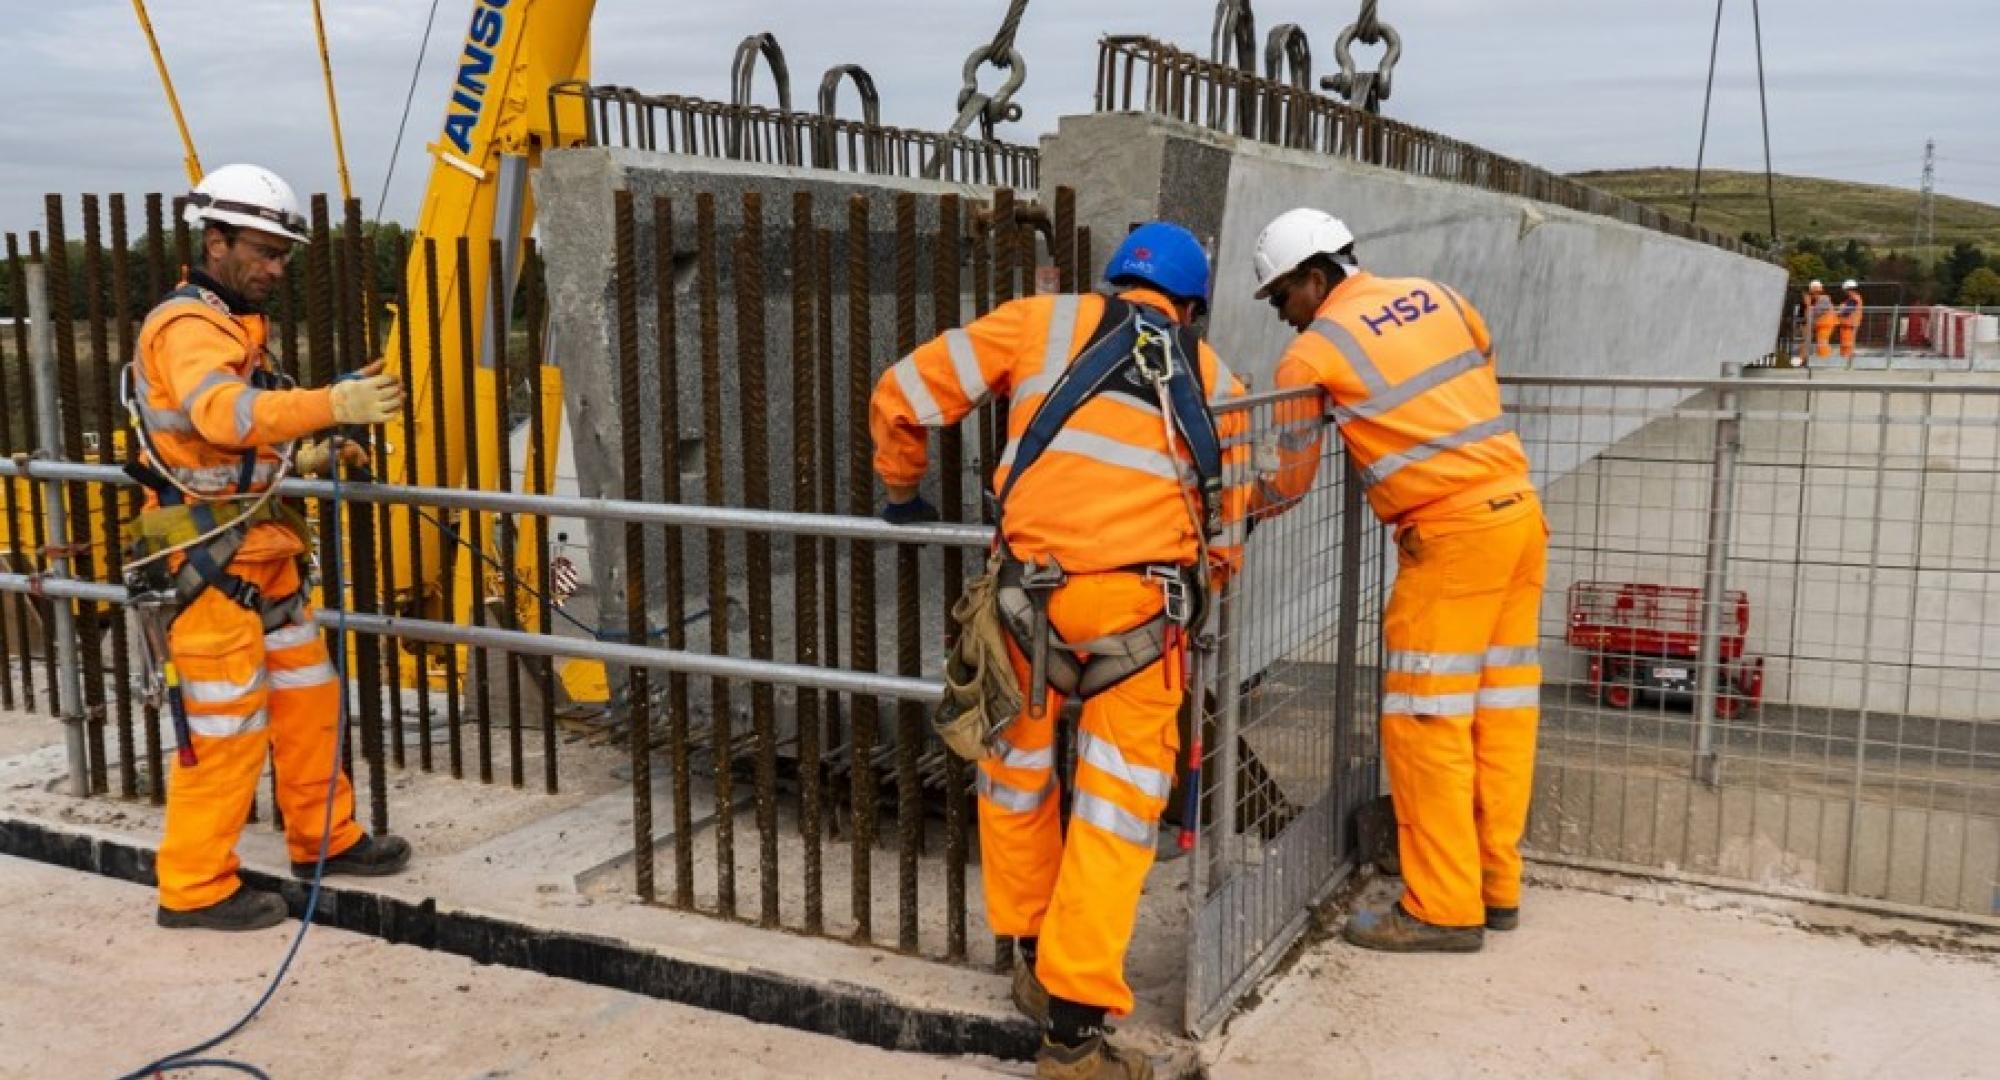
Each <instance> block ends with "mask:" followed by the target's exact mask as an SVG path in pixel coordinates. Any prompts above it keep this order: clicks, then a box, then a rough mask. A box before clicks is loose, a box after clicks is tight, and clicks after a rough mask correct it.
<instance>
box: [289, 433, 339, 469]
mask: <svg viewBox="0 0 2000 1080" xmlns="http://www.w3.org/2000/svg"><path fill="white" fill-rule="evenodd" d="M332 465H333V447H332V446H330V445H328V444H327V443H326V442H325V441H324V440H322V441H320V442H309V443H306V444H305V445H304V446H301V447H299V448H298V449H297V450H294V451H293V452H292V471H293V472H296V473H298V474H299V475H300V476H325V475H326V474H327V471H328V469H330V468H331V467H332Z"/></svg>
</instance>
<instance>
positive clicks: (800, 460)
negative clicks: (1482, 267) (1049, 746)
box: [791, 191, 832, 934]
mask: <svg viewBox="0 0 2000 1080" xmlns="http://www.w3.org/2000/svg"><path fill="white" fill-rule="evenodd" d="M818 235H819V234H818V231H817V230H816V229H814V227H813V197H812V192H809V191H796V192H793V193H792V241H791V242H792V251H791V254H792V458H793V461H792V509H794V510H796V511H799V512H802V513H804V512H810V511H813V510H816V509H819V507H820V503H819V497H818V491H817V488H818V481H819V461H820V458H821V456H822V455H821V454H820V447H819V440H820V438H821V436H820V433H819V426H818V416H817V413H818V410H819V408H820V405H818V404H816V403H815V400H816V398H817V397H818V395H815V394H813V393H811V392H810V391H811V388H812V387H813V385H814V379H815V378H817V376H818V368H819V365H818V363H817V360H818V358H817V357H816V356H815V355H814V352H813V345H814V342H815V339H816V337H817V335H816V334H815V332H814V329H815V328H814V318H815V313H814V302H815V300H816V298H817V293H818V282H819V270H820V268H819V265H818V262H819V260H818V258H817V256H818ZM826 315H827V313H826V312H824V310H822V311H821V312H820V316H819V317H821V318H825V317H826ZM823 404H824V405H828V406H830V405H831V401H830V400H828V401H826V402H824V403H823ZM825 456H826V457H828V458H831V457H832V455H831V454H828V455H825ZM828 547H829V548H831V547H832V545H828ZM792 614H793V617H794V622H793V634H792V660H793V662H795V663H798V664H801V665H805V666H808V667H811V666H817V665H818V664H819V663H820V657H821V654H820V648H819V545H818V544H817V543H816V542H815V541H814V540H813V538H812V537H810V536H796V537H793V538H792ZM796 700H797V703H798V704H797V708H796V710H795V713H796V716H797V718H798V721H797V726H798V741H799V810H798V816H799V838H800V842H801V844H802V845H803V847H804V849H805V850H804V864H805V865H804V879H805V904H806V921H805V929H806V933H808V934H818V933H822V932H824V931H825V928H826V904H825V898H824V897H822V896H821V895H820V893H821V890H822V889H823V888H824V883H823V877H822V866H821V858H822V853H821V850H820V800H821V798H822V797H823V795H822V791H821V785H822V781H823V780H824V773H823V769H822V763H821V761H820V754H821V747H820V730H819V725H820V716H819V701H820V695H819V694H818V693H816V692H814V691H812V690H805V689H801V690H799V691H797V699H796Z"/></svg>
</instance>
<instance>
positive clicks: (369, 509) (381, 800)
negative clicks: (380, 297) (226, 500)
mask: <svg viewBox="0 0 2000 1080" xmlns="http://www.w3.org/2000/svg"><path fill="white" fill-rule="evenodd" d="M345 210H346V227H345V229H344V230H343V231H342V236H341V247H342V250H343V251H344V252H345V254H346V256H347V265H348V266H349V267H350V268H351V272H350V273H349V274H348V275H347V278H348V280H347V289H346V292H345V295H343V296H342V297H341V301H342V303H341V307H340V310H341V311H342V313H343V314H344V318H343V320H342V325H343V326H344V327H345V329H346V333H345V334H343V335H342V345H343V347H342V349H341V362H342V366H343V367H344V368H345V369H346V370H348V371H353V370H358V369H359V368H360V367H362V366H364V365H365V364H366V363H367V361H368V360H369V359H371V358H372V356H373V353H372V352H371V351H370V349H369V348H368V346H369V341H368V330H367V326H368V324H369V323H370V322H372V321H373V315H372V312H373V308H372V307H371V306H370V305H369V303H368V298H369V296H370V294H371V290H370V288H369V287H368V286H367V285H366V283H365V282H366V279H367V278H368V277H369V276H370V273H369V270H370V267H371V265H372V260H370V258H369V251H368V247H367V244H366V238H365V237H364V236H363V234H362V229H361V203H360V201H359V200H357V199H349V200H347V202H346V205H345ZM361 439H362V443H363V445H364V446H365V448H366V449H367V450H368V452H369V459H370V460H371V461H379V460H381V456H380V454H379V453H378V452H377V451H378V449H379V446H378V444H377V440H376V439H375V437H374V432H373V430H372V429H370V430H368V431H367V432H365V433H364V434H363V435H362V436H361ZM334 467H335V468H338V467H339V465H338V464H337V463H336V464H335V465H334ZM342 512H343V514H344V515H345V516H346V519H347V528H348V537H349V540H350V542H349V544H348V547H347V550H348V552H349V558H350V561H351V563H352V565H353V574H354V589H353V594H352V596H351V598H350V599H349V600H348V601H347V603H346V604H344V605H343V606H344V607H348V608H349V609H350V610H353V611H355V612H357V613H359V614H364V615H369V614H374V613H375V611H376V610H377V605H378V601H379V597H380V593H379V587H378V584H377V576H376V575H377V570H378V564H377V561H376V560H377V558H378V556H379V554H380V546H379V544H378V542H377V531H376V509H375V507H373V506H369V505H367V504H364V503H350V504H347V505H346V506H345V507H344V508H343V511H342ZM354 661H355V662H354V671H355V676H356V681H357V682H359V684H360V686H359V691H358V692H359V695H360V698H361V702H360V706H361V742H362V748H363V752H364V754H365V755H366V761H367V765H368V824H369V828H370V830H371V831H373V832H375V833H376V834H378V835H379V834H381V833H385V832H388V831H389V784H388V777H387V775H386V760H385V759H386V757H387V754H386V747H385V739H384V737H383V726H382V648H381V638H379V637H378V636H376V635H374V634H356V635H355V636H354Z"/></svg>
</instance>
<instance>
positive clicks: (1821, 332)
mask: <svg viewBox="0 0 2000 1080" xmlns="http://www.w3.org/2000/svg"><path fill="white" fill-rule="evenodd" d="M1838 321H1839V319H1838V317H1837V316H1836V315H1835V314H1834V311H1833V299H1832V298H1831V297H1829V296H1827V295H1826V285H1825V284H1824V283H1822V282H1821V281H1820V280H1819V279H1818V278H1814V279H1813V280H1811V281H1808V282H1806V295H1805V298H1804V299H1803V300H1801V301H1800V302H1799V361H1798V365H1796V366H1800V367H1803V366H1804V365H1805V364H1806V361H1807V358H1808V356H1809V355H1810V354H1809V353H1808V352H1807V350H1808V349H1811V350H1812V351H1813V352H1814V353H1817V354H1818V355H1819V357H1820V358H1821V359H1825V358H1826V357H1829V356H1832V355H1833V345H1832V342H1833V329H1834V326H1835V324H1836V323H1837V322H1838Z"/></svg>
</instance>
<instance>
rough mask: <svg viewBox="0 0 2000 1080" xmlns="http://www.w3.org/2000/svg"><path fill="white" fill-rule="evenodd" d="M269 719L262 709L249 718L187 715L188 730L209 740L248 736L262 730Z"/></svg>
mask: <svg viewBox="0 0 2000 1080" xmlns="http://www.w3.org/2000/svg"><path fill="white" fill-rule="evenodd" d="M269 721H270V718H269V717H268V716H266V715H265V712H264V710H263V709H258V710H257V711H256V712H253V713H251V714H250V715H249V716H230V715H228V714H226V713H189V714H188V730H189V731H192V732H194V733H195V734H196V735H206V736H208V737H209V738H211V739H227V738H230V737H231V736H235V735H248V734H250V733H251V732H253V731H262V730H264V725H265V724H267V723H269Z"/></svg>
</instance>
